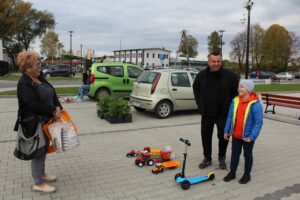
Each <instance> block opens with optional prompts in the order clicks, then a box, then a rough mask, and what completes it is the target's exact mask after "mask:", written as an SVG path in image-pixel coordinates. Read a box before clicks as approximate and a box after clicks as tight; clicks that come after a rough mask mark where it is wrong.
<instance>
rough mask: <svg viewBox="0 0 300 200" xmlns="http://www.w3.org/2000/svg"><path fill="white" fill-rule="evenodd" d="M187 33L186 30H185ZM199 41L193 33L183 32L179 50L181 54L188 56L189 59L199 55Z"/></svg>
mask: <svg viewBox="0 0 300 200" xmlns="http://www.w3.org/2000/svg"><path fill="white" fill-rule="evenodd" d="M184 33H185V31H184ZM197 48H198V41H197V39H196V38H194V37H193V36H192V35H185V34H183V36H182V39H181V42H180V45H179V49H178V52H180V53H181V54H180V56H185V57H187V60H188V59H189V58H190V57H192V58H194V57H196V56H197V55H198V51H197Z"/></svg>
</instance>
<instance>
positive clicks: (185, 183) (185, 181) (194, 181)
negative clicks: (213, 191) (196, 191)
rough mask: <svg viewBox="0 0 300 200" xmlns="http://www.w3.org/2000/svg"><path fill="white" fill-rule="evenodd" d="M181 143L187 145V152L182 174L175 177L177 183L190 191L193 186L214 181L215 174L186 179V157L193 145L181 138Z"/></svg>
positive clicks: (184, 154) (185, 152)
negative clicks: (188, 149)
mask: <svg viewBox="0 0 300 200" xmlns="http://www.w3.org/2000/svg"><path fill="white" fill-rule="evenodd" d="M180 141H181V142H183V143H184V144H185V151H184V153H183V156H184V160H183V165H182V172H181V173H178V174H176V175H175V181H176V183H180V184H181V188H182V189H184V190H188V189H189V188H190V186H191V185H193V184H197V183H201V182H204V181H208V180H213V179H214V178H215V174H214V173H213V172H210V173H209V174H208V175H207V176H196V177H192V178H186V177H185V174H184V172H185V164H186V157H187V147H188V146H191V143H190V142H189V140H187V139H183V138H180Z"/></svg>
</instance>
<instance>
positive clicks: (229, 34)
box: [29, 0, 300, 59]
mask: <svg viewBox="0 0 300 200" xmlns="http://www.w3.org/2000/svg"><path fill="white" fill-rule="evenodd" d="M29 1H30V2H32V3H33V7H35V8H37V9H39V10H47V11H49V12H52V13H53V14H54V16H55V20H56V22H57V25H56V30H55V31H56V32H57V33H58V34H59V37H60V41H61V42H63V43H64V45H65V48H66V49H69V43H70V42H69V41H70V37H69V33H68V31H69V30H73V31H74V34H73V40H72V46H73V49H79V48H80V44H83V45H84V48H85V49H87V48H91V49H94V50H95V51H96V52H99V54H101V53H105V54H109V53H111V54H112V51H113V50H116V49H119V48H120V40H121V41H122V42H121V43H122V48H124V49H125V48H126V49H129V48H144V47H145V48H146V47H165V48H167V49H169V50H171V51H173V54H174V52H175V51H176V49H177V48H178V45H179V41H180V37H181V35H180V32H181V31H182V30H183V29H186V30H188V33H189V34H192V35H193V36H194V37H196V38H197V39H198V42H199V49H198V50H199V58H201V59H206V54H207V37H208V36H209V35H210V33H211V32H213V31H218V30H221V29H222V30H225V32H224V36H223V40H224V42H225V45H224V46H223V50H224V53H223V54H224V57H225V58H228V53H229V51H230V46H229V43H230V41H231V40H232V39H233V37H234V35H236V34H238V32H241V31H243V30H245V29H246V24H241V23H240V19H241V18H242V16H243V14H244V13H247V10H246V9H245V8H243V1H242V0H227V1H224V0H215V1H207V0H205V1H204V0H185V1H182V0H152V1H149V0H126V1H121V0H102V1H99V0H85V1H83V0H64V1H60V0H52V1H49V0H29ZM253 2H254V5H253V7H252V10H251V23H252V24H254V23H259V24H261V25H262V27H263V28H265V29H267V28H268V27H269V26H271V25H272V24H274V23H278V24H280V25H281V26H284V27H285V28H286V29H287V30H288V31H293V32H295V33H296V35H298V36H299V35H300V20H299V18H300V14H299V13H300V1H299V0H285V1H282V0H264V1H260V0H253ZM37 44H38V42H37V43H36V45H35V46H37Z"/></svg>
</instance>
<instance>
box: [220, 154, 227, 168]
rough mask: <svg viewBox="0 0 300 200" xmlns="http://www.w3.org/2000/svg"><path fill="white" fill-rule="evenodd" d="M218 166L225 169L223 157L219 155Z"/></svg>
mask: <svg viewBox="0 0 300 200" xmlns="http://www.w3.org/2000/svg"><path fill="white" fill-rule="evenodd" d="M219 166H220V168H221V169H226V162H225V157H220V158H219Z"/></svg>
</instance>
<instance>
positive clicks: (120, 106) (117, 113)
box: [108, 97, 130, 117]
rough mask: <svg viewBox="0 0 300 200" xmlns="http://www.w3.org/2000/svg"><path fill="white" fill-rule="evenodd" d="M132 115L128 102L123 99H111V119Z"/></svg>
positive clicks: (109, 107)
mask: <svg viewBox="0 0 300 200" xmlns="http://www.w3.org/2000/svg"><path fill="white" fill-rule="evenodd" d="M129 113H130V105H129V103H128V101H126V100H124V99H122V98H116V97H111V98H110V102H109V106H108V115H109V116H110V117H126V116H128V115H129Z"/></svg>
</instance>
